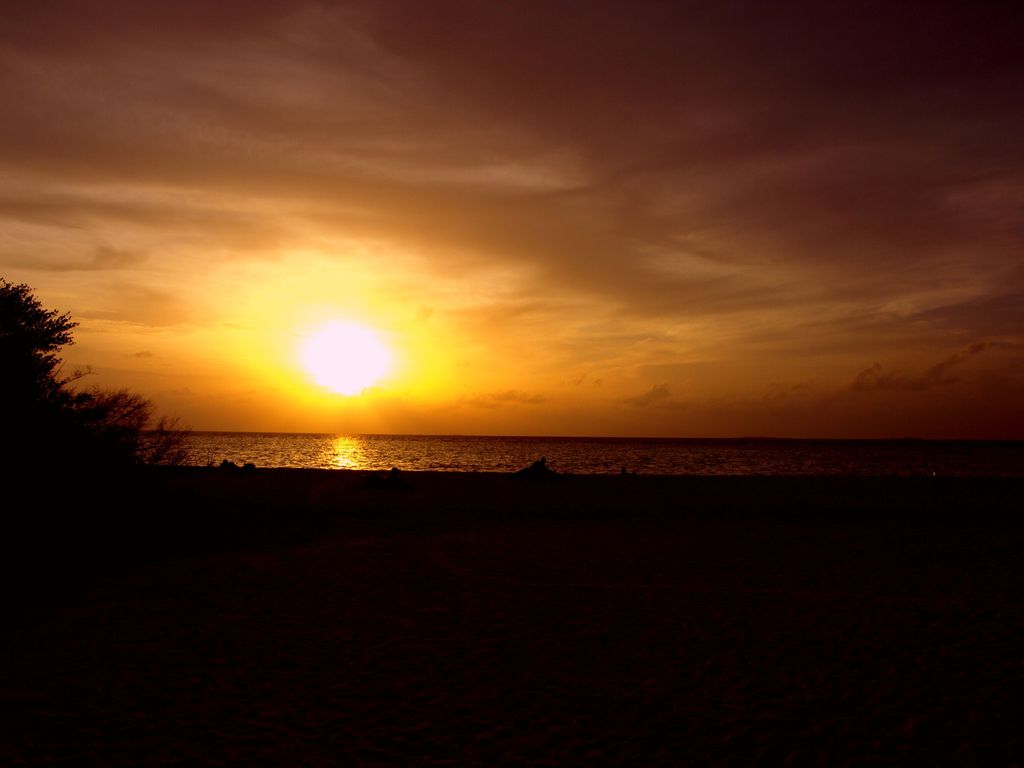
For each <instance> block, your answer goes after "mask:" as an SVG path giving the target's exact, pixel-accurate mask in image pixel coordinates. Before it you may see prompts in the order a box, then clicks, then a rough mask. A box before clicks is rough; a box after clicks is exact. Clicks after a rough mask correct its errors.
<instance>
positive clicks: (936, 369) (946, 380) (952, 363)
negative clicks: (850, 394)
mask: <svg viewBox="0 0 1024 768" xmlns="http://www.w3.org/2000/svg"><path fill="white" fill-rule="evenodd" d="M989 346H990V345H989V344H987V343H984V342H976V343H974V344H971V345H970V346H968V347H966V348H965V349H963V350H961V351H960V352H956V353H954V354H952V355H950V356H949V357H947V358H946V359H944V360H942V361H940V362H938V363H936V364H935V365H933V366H931V367H930V368H928V369H927V370H925V371H923V372H922V373H920V374H917V375H907V374H903V373H900V372H898V371H889V372H886V371H883V370H882V366H881V365H879V364H878V363H874V364H873V365H872V366H871V367H870V368H866V369H864V370H863V371H861V372H860V373H858V374H857V376H856V378H854V380H853V383H852V384H851V385H850V388H851V389H852V390H854V391H859V392H860V391H868V390H906V391H912V392H918V391H923V390H926V389H932V388H933V387H938V386H945V385H949V384H955V383H957V382H958V381H960V379H959V378H958V377H956V376H955V375H953V374H951V373H950V370H951V369H952V368H955V367H956V366H959V365H960V364H962V363H963V362H964V361H966V360H967V359H968V358H970V357H971V356H973V355H977V354H980V353H981V352H984V351H985V350H986V349H988V348H989Z"/></svg>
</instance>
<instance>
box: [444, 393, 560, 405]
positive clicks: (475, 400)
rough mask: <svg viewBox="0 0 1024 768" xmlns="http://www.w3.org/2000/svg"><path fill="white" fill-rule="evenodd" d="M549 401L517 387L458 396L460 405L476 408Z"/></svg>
mask: <svg viewBox="0 0 1024 768" xmlns="http://www.w3.org/2000/svg"><path fill="white" fill-rule="evenodd" d="M544 402H547V398H546V397H545V396H544V395H540V394H530V393H527V392H520V391H519V390H516V389H507V390H505V391H503V392H481V393H478V394H475V395H463V396H461V397H459V398H458V400H457V403H458V404H459V405H469V406H473V407H476V408H501V407H503V406H507V405H540V404H541V403H544Z"/></svg>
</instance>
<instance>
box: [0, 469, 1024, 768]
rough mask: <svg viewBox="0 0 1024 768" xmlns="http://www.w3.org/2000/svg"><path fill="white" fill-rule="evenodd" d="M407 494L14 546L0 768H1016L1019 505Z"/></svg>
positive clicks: (1022, 534) (936, 496)
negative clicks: (929, 767) (56, 767)
mask: <svg viewBox="0 0 1024 768" xmlns="http://www.w3.org/2000/svg"><path fill="white" fill-rule="evenodd" d="M407 479H408V482H409V484H410V486H411V487H409V488H406V489H401V488H394V489H393V488H389V487H386V486H384V487H379V488H371V487H368V486H367V484H366V482H365V477H363V476H362V475H359V474H356V473H343V472H315V471H285V470H279V471H266V472H261V471H257V472H256V473H249V474H242V473H239V474H230V473H221V472H216V471H210V470H179V471H168V472H161V473H156V474H154V475H153V476H151V477H148V478H146V479H145V482H144V483H143V484H142V485H140V486H138V487H137V488H135V489H134V491H133V495H134V496H135V497H136V498H135V499H134V504H133V505H132V506H131V508H130V511H127V510H126V509H124V508H118V509H116V510H114V511H112V512H111V513H110V515H109V519H107V520H106V521H105V522H104V521H98V520H95V519H94V520H90V521H88V522H83V521H82V520H81V519H80V518H75V519H73V520H72V519H70V518H69V517H68V515H67V514H65V513H58V512H55V511H49V512H46V514H45V515H44V517H45V518H46V520H47V521H51V522H53V521H63V523H64V525H63V527H61V528H59V529H58V528H54V527H47V525H42V524H39V525H34V526H33V525H30V526H19V527H16V528H15V529H14V538H21V539H23V540H24V546H20V545H14V544H11V538H12V537H10V536H9V537H8V543H7V553H8V557H7V560H6V561H7V563H8V566H9V567H8V571H10V573H9V574H8V576H7V579H6V584H5V590H6V591H5V593H4V595H5V599H6V601H7V604H8V614H9V617H10V619H11V620H10V621H9V622H5V623H7V624H8V629H7V630H5V633H4V636H3V640H2V647H0V651H2V658H3V661H2V662H0V707H2V712H3V717H2V719H0V764H3V765H53V764H60V765H69V766H71V765H75V766H79V765H146V766H152V765H196V764H204V765H253V764H267V765H396V766H414V765H479V766H493V765H638V766H640V765H751V764H763V765H793V766H798V765H821V766H836V765H847V764H850V765H852V764H864V765H875V764H894V765H911V764H958V765H978V766H983V765H984V766H988V765H1013V764H1021V762H1022V761H1024V740H1022V738H1021V736H1020V731H1019V725H1020V719H1019V713H1020V709H1021V705H1020V702H1021V701H1024V652H1022V651H1021V641H1020V638H1021V637H1024V590H1022V587H1024V567H1022V566H1021V556H1022V553H1024V525H1022V520H1021V518H1020V515H1019V513H1018V512H1017V509H1016V508H1017V506H1018V505H1019V499H1020V498H1021V497H1022V491H1024V480H1021V479H1005V480H999V479H986V480H970V479H963V480H953V479H948V480H947V479H941V478H940V479H864V478H858V479H852V478H851V479H837V478H832V479H814V478H811V479H807V478H802V479H787V478H656V477H574V478H565V479H561V480H559V481H556V482H529V481H523V480H517V479H514V478H511V477H507V476H485V475H426V474H416V475H410V476H409V477H408V478H407ZM147 493H148V494H151V495H149V496H146V495H144V494H147ZM114 506H117V505H114ZM79 513H81V510H79ZM8 527H9V528H10V526H8ZM69 531H70V532H71V533H70V534H69V533H68V532H69Z"/></svg>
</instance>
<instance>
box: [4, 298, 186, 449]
mask: <svg viewBox="0 0 1024 768" xmlns="http://www.w3.org/2000/svg"><path fill="white" fill-rule="evenodd" d="M77 325H78V324H77V323H75V322H74V321H73V320H71V317H70V315H68V314H67V313H64V314H61V313H59V312H58V311H56V310H48V309H46V308H44V307H43V306H42V304H41V303H40V302H39V300H38V299H37V298H36V297H35V296H33V295H32V290H31V289H30V288H29V287H28V286H27V285H24V284H21V285H14V284H11V283H9V282H7V281H6V280H4V279H2V278H0V412H3V411H5V412H6V413H3V415H2V419H3V422H4V429H3V435H4V436H3V446H2V449H0V450H2V452H3V454H4V455H3V459H4V463H5V464H6V465H8V466H11V465H13V466H15V467H17V466H22V465H35V464H40V463H46V462H49V461H51V460H52V459H53V458H54V457H58V456H60V457H67V458H68V459H70V460H71V461H72V462H74V463H76V464H88V465H109V466H125V465H131V464H143V463H171V464H180V463H182V462H183V461H184V460H185V457H186V453H185V451H184V447H183V446H184V439H185V436H186V432H185V431H184V430H181V429H180V428H178V426H177V422H176V420H168V419H166V418H163V419H159V420H155V418H154V409H153V404H152V403H151V402H150V401H149V400H146V399H145V398H144V397H142V396H141V395H138V394H135V393H133V392H129V391H127V390H116V391H107V390H102V389H98V388H94V389H90V390H87V391H76V390H74V389H73V388H72V387H71V386H70V385H71V383H72V382H74V381H76V380H78V379H80V378H81V377H82V376H83V375H85V374H84V373H82V372H75V373H72V374H70V375H63V373H62V369H63V363H62V361H61V359H60V357H59V352H60V350H61V349H63V348H64V347H65V346H67V345H70V344H73V343H74V340H73V337H72V331H73V330H74V328H75V327H76V326H77Z"/></svg>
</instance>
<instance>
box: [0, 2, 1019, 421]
mask: <svg viewBox="0 0 1024 768" xmlns="http://www.w3.org/2000/svg"><path fill="white" fill-rule="evenodd" d="M893 6H898V7H893ZM1022 16H1024V12H1022V10H1021V6H1020V4H1018V3H985V4H976V3H941V2H932V3H922V4H917V3H907V4H893V3H872V2H868V3H863V2H859V3H844V2H836V3H819V2H805V3H800V2H797V3H791V4H790V3H787V4H785V6H784V7H778V6H776V5H775V4H768V3H760V2H756V3H755V2H738V3H722V2H713V3H712V2H708V3H702V2H696V3H687V4H676V3H660V2H629V3H625V2H617V3H616V2H598V1H595V2H586V3H582V2H581V3H564V4H562V3H559V4H552V3H541V2H522V3H468V2H467V3H461V2H448V1H447V0H443V1H440V2H429V3H412V2H407V3H403V2H383V1H382V2H375V1H371V0H367V1H366V2H351V3H338V4H335V3H321V2H309V3H302V2H273V1H269V0H268V1H266V2H248V3H245V4H232V3H206V2H176V3H170V2H168V3H161V2H147V3H139V4H128V5H127V6H126V5H124V4H116V5H115V4H113V3H106V2H102V0H99V1H96V0H93V1H89V2H86V1H85V0H82V2H53V3H31V4H28V3H26V4H18V5H16V6H14V7H13V8H8V9H5V11H4V22H3V25H2V27H0V103H2V104H3V105H4V109H3V117H2V119H0V276H3V277H5V278H6V279H7V280H9V281H13V282H25V283H28V284H29V285H30V286H32V287H33V289H34V290H35V291H36V294H37V295H38V296H39V298H40V299H41V300H42V301H43V302H44V304H45V305H46V306H48V307H53V308H58V309H60V310H62V311H69V312H71V313H72V315H73V317H74V318H75V319H76V320H78V321H79V323H80V326H79V328H78V329H77V332H76V345H75V346H74V347H73V348H71V349H70V350H68V354H67V359H68V363H69V365H71V366H83V365H91V366H92V368H93V369H94V371H95V375H94V376H92V377H90V378H89V382H90V383H94V384H96V385H99V386H103V387H120V386H128V387H131V388H133V389H136V390H138V391H140V392H142V393H143V394H145V395H146V396H148V397H150V398H151V399H153V400H154V401H155V402H156V403H157V405H158V406H159V408H160V409H161V410H162V411H165V412H169V413H172V414H177V415H179V416H181V417H182V419H183V421H185V422H186V423H188V424H190V425H191V426H192V427H194V428H195V429H227V430H274V431H315V432H408V433H461V434H580V435H652V436H739V435H776V436H808V437H893V436H921V437H984V438H1024V397H1022V393H1024V258H1022V256H1024V247H1022V246H1024V223H1022V222H1024V142H1022V141H1021V139H1020V137H1021V136H1024V100H1022V99H1021V98H1020V94H1021V93H1024V56H1022V54H1021V52H1020V40H1021V39H1022V32H1024V24H1022V21H1024V18H1022ZM332 320H340V321H346V322H356V323H360V324H363V325H365V326H369V327H372V328H374V329H376V330H377V332H378V333H379V335H380V336H381V338H382V339H384V340H385V341H386V342H387V344H388V345H389V346H390V347H391V349H392V350H393V352H394V356H395V368H394V370H393V372H392V374H391V375H389V376H388V377H386V378H385V379H383V380H381V381H379V382H378V383H377V384H376V385H375V386H373V387H371V388H370V389H368V390H367V391H365V392H364V393H363V394H362V395H360V396H356V397H344V396H341V395H338V394H334V393H331V392H329V391H328V390H325V389H323V388H321V387H318V386H317V385H316V384H315V383H313V382H312V381H311V379H310V377H309V375H308V374H307V373H306V372H305V371H303V370H302V368H301V366H300V364H299V362H298V360H299V351H300V348H301V346H302V344H303V342H304V340H305V339H306V338H307V337H308V335H309V334H310V333H311V332H312V331H313V330H314V329H316V328H317V327H319V326H320V325H321V324H322V323H324V322H327V321H332Z"/></svg>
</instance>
